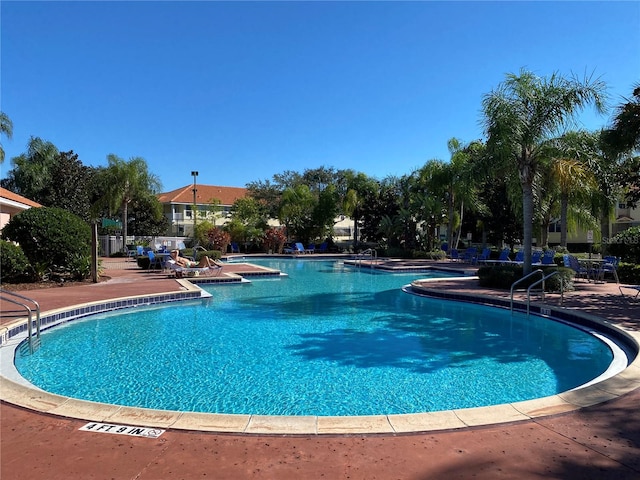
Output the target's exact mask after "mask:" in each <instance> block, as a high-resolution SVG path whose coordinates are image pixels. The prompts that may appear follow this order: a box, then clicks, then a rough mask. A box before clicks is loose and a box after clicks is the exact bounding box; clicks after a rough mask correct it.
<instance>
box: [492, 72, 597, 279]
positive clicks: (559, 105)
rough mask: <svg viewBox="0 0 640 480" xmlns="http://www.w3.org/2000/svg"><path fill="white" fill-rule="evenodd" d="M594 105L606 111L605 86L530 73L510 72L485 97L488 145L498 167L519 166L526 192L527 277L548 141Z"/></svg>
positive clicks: (553, 75) (523, 192) (524, 201)
mask: <svg viewBox="0 0 640 480" xmlns="http://www.w3.org/2000/svg"><path fill="white" fill-rule="evenodd" d="M591 103H593V104H594V105H595V106H596V108H597V110H598V111H603V109H604V83H602V82H601V81H599V80H595V81H592V80H591V79H588V78H587V79H584V80H582V81H580V80H578V79H576V78H565V77H562V76H560V75H558V74H555V73H554V74H552V75H551V76H550V77H548V78H540V77H538V76H536V75H534V74H533V73H531V72H528V71H525V70H523V71H521V72H520V75H515V74H508V75H507V78H506V79H505V80H504V82H502V83H501V84H500V85H499V86H498V87H497V88H496V89H495V90H493V91H492V92H490V93H489V94H486V95H485V96H484V98H483V102H482V104H483V112H484V125H485V130H486V133H487V137H488V140H487V146H488V149H489V152H490V153H491V154H492V155H493V158H494V160H495V161H496V163H503V164H504V163H507V164H510V165H513V167H514V168H515V169H516V171H517V172H518V176H519V179H520V186H521V188H522V212H523V229H524V231H523V242H524V273H525V274H528V273H529V272H530V271H531V245H532V238H533V235H532V233H533V211H534V209H533V205H534V204H533V200H534V198H533V195H534V192H533V186H534V182H535V178H536V175H537V174H538V173H539V168H540V166H539V164H540V162H541V161H543V159H544V156H543V155H542V154H541V148H542V146H543V143H544V141H546V140H549V139H551V138H554V137H557V136H559V134H560V130H561V128H563V127H565V126H566V125H567V124H568V123H569V122H570V121H571V120H573V118H574V116H575V115H576V114H577V112H578V111H579V110H580V109H582V108H583V107H584V106H586V105H588V104H591Z"/></svg>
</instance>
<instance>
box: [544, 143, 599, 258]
mask: <svg viewBox="0 0 640 480" xmlns="http://www.w3.org/2000/svg"><path fill="white" fill-rule="evenodd" d="M589 136H590V135H589V134H588V133H586V132H567V133H565V134H564V135H562V136H561V137H560V138H558V139H556V140H555V141H554V142H553V148H555V149H556V150H557V151H556V152H555V153H554V154H553V155H552V159H551V164H550V167H551V168H550V172H549V173H550V175H551V179H552V180H553V181H554V182H555V184H556V185H557V188H558V190H559V194H560V195H559V196H560V245H561V246H562V247H566V246H567V227H568V212H569V202H570V200H571V199H578V200H583V199H584V198H585V197H588V196H589V194H590V193H591V192H593V191H594V190H595V189H596V188H597V184H596V180H595V177H594V175H593V172H592V170H591V169H590V168H589V164H588V159H589V158H591V157H592V155H593V149H592V148H591V147H590V145H589V143H590V142H589ZM578 203H584V202H582V201H580V202H578Z"/></svg>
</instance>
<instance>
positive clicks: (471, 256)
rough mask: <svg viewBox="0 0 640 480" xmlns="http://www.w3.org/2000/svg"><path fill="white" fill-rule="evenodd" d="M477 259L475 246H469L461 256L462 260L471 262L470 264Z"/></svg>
mask: <svg viewBox="0 0 640 480" xmlns="http://www.w3.org/2000/svg"><path fill="white" fill-rule="evenodd" d="M477 259H478V249H477V248H476V247H469V248H467V249H466V250H465V251H464V257H463V258H462V261H463V262H466V263H471V264H472V265H473V264H475V263H476V260H477Z"/></svg>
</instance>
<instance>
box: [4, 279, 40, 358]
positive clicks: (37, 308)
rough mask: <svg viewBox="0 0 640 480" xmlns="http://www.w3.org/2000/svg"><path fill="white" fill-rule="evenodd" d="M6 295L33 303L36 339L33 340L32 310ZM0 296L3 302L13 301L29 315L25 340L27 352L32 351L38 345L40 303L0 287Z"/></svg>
mask: <svg viewBox="0 0 640 480" xmlns="http://www.w3.org/2000/svg"><path fill="white" fill-rule="evenodd" d="M6 295H9V296H13V297H18V298H20V299H22V300H27V301H28V302H31V303H32V304H33V305H35V311H36V341H34V340H33V310H32V309H31V308H30V307H29V306H28V305H27V304H25V303H21V302H19V301H17V300H14V299H12V298H7V297H6ZM0 298H1V299H2V300H4V301H5V302H9V303H13V304H15V305H18V306H20V307H23V308H24V309H25V310H26V311H27V314H28V316H29V320H28V324H27V337H28V338H27V340H28V343H29V353H33V352H34V350H35V349H36V348H37V347H38V346H39V345H40V304H39V303H38V302H36V301H35V300H33V299H32V298H29V297H25V296H24V295H20V294H19V293H15V292H12V291H9V290H5V289H3V288H0Z"/></svg>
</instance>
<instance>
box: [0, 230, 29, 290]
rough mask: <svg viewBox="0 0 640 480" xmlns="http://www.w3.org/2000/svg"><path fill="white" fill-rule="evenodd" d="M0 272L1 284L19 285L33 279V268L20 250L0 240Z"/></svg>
mask: <svg viewBox="0 0 640 480" xmlns="http://www.w3.org/2000/svg"><path fill="white" fill-rule="evenodd" d="M0 272H1V273H2V281H3V282H8V283H20V282H27V281H29V280H31V279H33V268H32V267H31V264H30V263H29V259H28V258H27V256H26V255H25V254H24V252H23V251H22V248H20V247H19V246H18V245H15V244H13V243H11V242H6V241H4V240H0Z"/></svg>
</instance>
